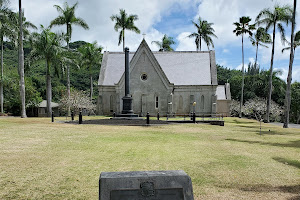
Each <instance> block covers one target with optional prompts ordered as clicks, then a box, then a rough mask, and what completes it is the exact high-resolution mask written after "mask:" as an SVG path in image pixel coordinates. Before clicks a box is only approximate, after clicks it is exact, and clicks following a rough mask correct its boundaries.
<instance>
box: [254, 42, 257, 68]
mask: <svg viewBox="0 0 300 200" xmlns="http://www.w3.org/2000/svg"><path fill="white" fill-rule="evenodd" d="M257 53H258V43H256V54H255V63H254V66H255V69H256V65H257Z"/></svg>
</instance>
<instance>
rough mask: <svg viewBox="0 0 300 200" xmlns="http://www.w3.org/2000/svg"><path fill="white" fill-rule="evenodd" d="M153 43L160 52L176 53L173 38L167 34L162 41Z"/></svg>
mask: <svg viewBox="0 0 300 200" xmlns="http://www.w3.org/2000/svg"><path fill="white" fill-rule="evenodd" d="M153 43H154V44H156V45H157V46H158V47H159V51H174V49H173V48H172V47H171V45H172V44H175V41H174V40H173V38H172V37H168V36H167V35H166V34H165V35H164V37H163V38H162V40H161V41H152V42H151V44H153Z"/></svg>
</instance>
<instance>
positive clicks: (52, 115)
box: [51, 111, 54, 122]
mask: <svg viewBox="0 0 300 200" xmlns="http://www.w3.org/2000/svg"><path fill="white" fill-rule="evenodd" d="M51 121H52V122H54V112H53V111H52V113H51Z"/></svg>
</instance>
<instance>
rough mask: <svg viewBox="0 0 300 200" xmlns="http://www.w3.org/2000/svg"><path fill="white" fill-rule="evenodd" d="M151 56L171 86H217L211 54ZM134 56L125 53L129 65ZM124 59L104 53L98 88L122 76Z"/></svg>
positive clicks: (120, 56)
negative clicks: (127, 55)
mask: <svg viewBox="0 0 300 200" xmlns="http://www.w3.org/2000/svg"><path fill="white" fill-rule="evenodd" d="M143 42H145V43H146V41H145V40H143V41H142V43H141V45H142V44H143ZM141 45H140V46H141ZM146 45H147V43H146ZM147 46H148V45H147ZM139 48H140V47H139ZM152 53H153V55H154V57H155V59H156V60H157V62H158V64H159V66H160V67H161V69H162V70H163V72H164V74H165V75H166V77H167V79H168V80H169V81H170V83H174V84H175V85H217V78H216V77H217V74H216V64H215V55H214V51H200V52H196V51H174V52H152ZM134 54H135V53H130V54H129V59H130V62H131V59H132V58H133V56H134ZM124 59H125V55H124V53H123V52H105V53H104V56H103V61H102V66H101V70H100V75H99V81H98V85H115V84H117V83H118V82H119V81H120V79H121V77H122V75H123V74H124V68H125V61H124Z"/></svg>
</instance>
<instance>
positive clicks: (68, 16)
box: [50, 2, 89, 115]
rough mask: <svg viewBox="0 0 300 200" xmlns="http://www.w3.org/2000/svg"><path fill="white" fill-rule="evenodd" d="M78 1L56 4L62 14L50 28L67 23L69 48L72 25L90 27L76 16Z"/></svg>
mask: <svg viewBox="0 0 300 200" xmlns="http://www.w3.org/2000/svg"><path fill="white" fill-rule="evenodd" d="M77 6H78V3H75V4H74V5H73V6H71V7H70V6H69V4H68V3H67V2H65V3H64V8H62V7H60V6H59V5H54V7H55V8H56V9H57V11H58V12H59V13H60V15H59V16H58V17H57V18H55V19H54V20H52V21H51V24H50V28H51V27H53V26H61V25H66V27H67V35H66V42H67V48H68V50H69V43H70V41H71V37H72V30H73V27H72V25H77V26H80V27H82V28H84V29H89V26H88V25H87V23H86V22H85V21H84V20H83V19H82V18H80V17H76V16H75V9H76V8H77ZM67 95H68V97H70V68H69V66H67ZM68 115H70V109H68Z"/></svg>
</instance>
